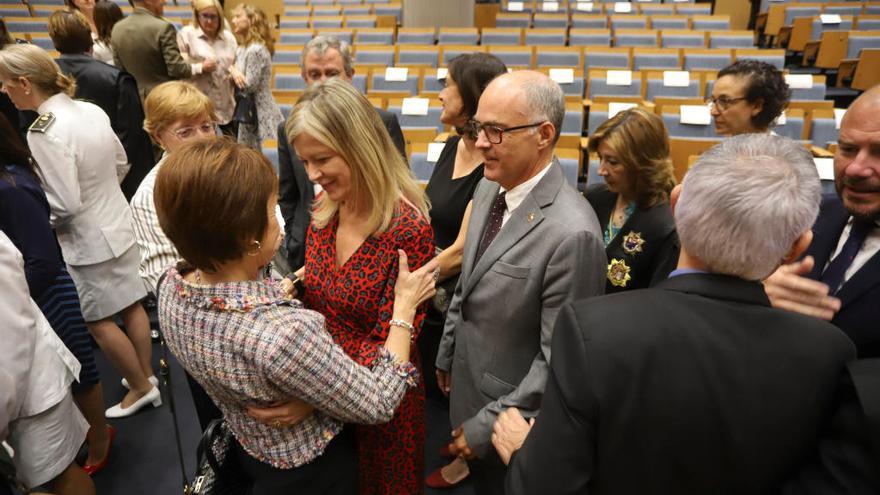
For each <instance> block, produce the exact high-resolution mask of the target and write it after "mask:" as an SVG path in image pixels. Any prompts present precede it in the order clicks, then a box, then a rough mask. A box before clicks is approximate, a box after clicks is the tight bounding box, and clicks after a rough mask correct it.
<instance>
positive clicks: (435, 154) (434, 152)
mask: <svg viewBox="0 0 880 495" xmlns="http://www.w3.org/2000/svg"><path fill="white" fill-rule="evenodd" d="M445 146H446V143H428V156H427V157H426V158H425V159H426V160H428V161H429V162H431V163H437V160H439V159H440V153H441V152H442V151H443V148H444V147H445Z"/></svg>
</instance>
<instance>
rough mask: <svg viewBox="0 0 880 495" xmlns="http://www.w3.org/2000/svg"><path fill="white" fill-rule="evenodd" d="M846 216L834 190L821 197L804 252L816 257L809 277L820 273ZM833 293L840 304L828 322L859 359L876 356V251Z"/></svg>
mask: <svg viewBox="0 0 880 495" xmlns="http://www.w3.org/2000/svg"><path fill="white" fill-rule="evenodd" d="M849 217H850V214H849V212H847V211H846V209H845V208H844V207H843V203H841V202H840V199H839V198H838V197H837V195H836V194H834V195H826V196H825V197H823V198H822V208H821V210H819V218H818V219H817V220H816V224H815V225H814V226H813V243H812V244H810V247H809V249H807V252H806V253H805V255H810V256H812V257H813V258H815V259H816V264H815V267H814V268H813V271H812V273H810V274H809V277H810V278H812V279H815V280H819V278H820V277H821V275H822V272H823V271H824V270H825V265H826V264H827V263H828V261H829V258H830V257H831V255H832V254H833V253H834V250H835V249H836V248H837V242H838V241H839V240H840V234H841V232H843V228H844V227H845V226H846V223H847V221H849ZM837 297H839V298H840V300H841V303H842V304H841V306H840V311H838V312H837V314H836V315H835V316H834V319H833V320H831V323H833V324H835V325H837V327H838V328H840V329H841V330H843V331H844V333H846V334H847V335H849V338H851V339H852V341H853V342H854V343H855V345H856V349H857V350H858V353H859V358H860V359H865V358H875V357H880V252H878V253H877V254H875V255H874V256H873V257H872V258H871V259H870V260H868V262H867V263H866V264H865V266H863V267H862V268H861V269H860V270H859V271H858V272H856V273H855V275H853V276H852V277H851V278H850V279H849V280H847V281H846V283H844V284H843V286H842V287H841V288H840V291H838V293H837Z"/></svg>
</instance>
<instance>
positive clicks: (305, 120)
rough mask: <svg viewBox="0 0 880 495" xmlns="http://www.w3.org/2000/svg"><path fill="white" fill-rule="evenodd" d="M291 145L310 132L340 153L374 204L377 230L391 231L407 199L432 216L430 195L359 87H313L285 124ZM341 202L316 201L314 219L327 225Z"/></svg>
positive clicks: (332, 82)
mask: <svg viewBox="0 0 880 495" xmlns="http://www.w3.org/2000/svg"><path fill="white" fill-rule="evenodd" d="M284 131H285V133H286V134H287V139H288V141H290V142H291V143H292V142H293V140H294V139H295V138H296V137H297V136H299V135H300V134H304V133H305V134H308V135H310V136H311V137H313V138H315V139H316V140H318V141H320V142H321V143H322V144H323V145H324V146H327V147H328V148H330V149H332V150H333V151H334V152H336V153H338V154H339V156H341V157H342V159H343V160H345V162H346V163H347V164H348V166H349V168H350V170H351V182H352V195H353V197H354V198H356V201H362V202H364V203H365V204H367V205H368V206H369V208H370V216H369V219H368V220H367V222H368V223H369V225H370V229H371V230H372V231H374V232H384V231H385V230H387V229H388V228H389V227H390V226H391V224H392V221H393V220H394V218H395V216H396V215H397V214H398V213H399V208H400V201H401V197H402V198H403V199H404V200H406V201H409V202H410V203H411V204H412V205H413V206H414V207H415V208H416V209H417V210H418V211H419V212H420V213H421V214H422V215H424V216H425V217H426V218H427V216H428V210H429V205H428V198H427V196H426V195H425V193H424V191H423V190H422V188H421V187H419V185H418V184H417V183H416V181H415V179H414V178H413V175H412V172H411V171H410V169H409V166H407V164H406V162H404V160H403V157H402V156H401V155H400V152H399V151H398V150H397V148H396V147H395V146H394V143H393V142H392V141H391V137H390V136H389V135H388V130H387V129H386V128H385V125H384V124H383V123H382V119H380V118H379V114H378V113H376V110H375V109H374V108H373V106H372V105H371V104H370V102H369V101H367V99H366V98H364V96H363V95H362V94H360V93H359V92H358V91H357V90H356V89H355V88H354V86H352V85H351V84H350V83H348V82H346V81H343V80H341V79H339V78H337V77H334V78H331V79H329V80H327V81H326V82H324V83H322V84H315V85H312V86H311V87H310V88H309V89H308V90H307V91H306V92H305V94H303V95H302V97H301V98H300V99H299V101H298V102H297V104H296V106H295V107H294V108H293V111H292V112H291V115H290V118H289V119H288V120H287V124H285V128H284ZM338 209H339V205H338V204H337V203H335V202H334V201H332V200H331V199H330V198H329V197H328V196H327V195H326V194H323V195H321V197H320V198H318V199H317V200H316V201H315V209H314V211H313V213H312V221H313V222H314V224H315V226H316V227H318V228H324V227H325V226H326V225H327V224H328V223H329V222H330V220H331V219H332V218H333V216H334V215H335V214H336V212H337V211H338Z"/></svg>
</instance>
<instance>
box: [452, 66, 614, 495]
mask: <svg viewBox="0 0 880 495" xmlns="http://www.w3.org/2000/svg"><path fill="white" fill-rule="evenodd" d="M564 113H565V98H564V96H563V93H562V90H561V89H560V87H559V85H557V84H556V83H555V82H553V81H552V80H550V79H549V78H548V77H547V76H545V75H543V74H540V73H537V72H530V71H517V72H512V73H510V74H505V75H502V76H500V77H498V78H497V79H495V80H494V81H492V83H490V84H489V86H488V87H487V88H486V90H485V91H484V92H483V95H482V97H481V98H480V104H479V107H478V109H477V113H476V115H475V121H476V122H475V124H476V129H478V130H479V133H478V138H477V147H478V148H479V149H480V151H481V152H482V153H483V158H484V177H485V178H484V180H483V181H481V182H480V184H479V185H478V186H477V189H476V191H475V192H474V197H473V214H472V216H471V221H470V224H469V225H468V230H467V241H466V242H465V248H464V255H463V260H462V270H461V278H460V279H459V283H458V286H457V287H456V289H455V295H454V296H453V298H452V302H451V304H450V307H449V312H448V315H447V318H446V327H445V329H444V331H443V338H442V340H441V342H440V349H439V352H438V356H437V380H438V383H439V384H440V386H441V388H442V389H443V390H444V391H446V392H449V393H451V402H450V419H451V421H452V424H453V426H454V427H455V429H454V431H453V440H452V443H450V446H449V448H450V451H451V453H452V454H454V455H459V456H462V457H465V458H469V459H471V460H470V461H469V465H470V468H471V473H472V475H473V480H474V484H475V488H476V492H477V493H480V494H488V493H504V475H505V468H504V465H503V464H502V463H501V460H500V459H499V458H498V456H497V454H496V453H495V451H494V449H493V448H492V444H491V435H492V425H493V423H494V422H495V419H496V417H497V415H498V414H499V413H500V412H501V410H502V409H505V408H508V407H512V406H516V407H517V408H518V409H520V410H525V411H526V413H525V415H526V416H528V417H534V416H535V415H537V414H538V409H539V407H540V404H541V396H542V394H543V392H544V384H545V382H546V380H547V373H548V369H549V366H548V363H549V362H550V341H551V337H552V331H553V325H554V323H555V320H556V315H557V313H558V312H559V309H560V308H561V307H562V305H563V304H565V303H566V302H568V301H570V300H572V299H579V298H584V297H589V296H594V295H600V294H602V292H603V290H604V287H605V273H606V268H605V265H606V262H607V260H606V258H605V250H604V247H603V244H602V241H601V239H602V235H601V233H600V229H599V223H598V221H597V220H596V214H595V213H594V211H593V209H592V208H591V207H590V205H589V204H588V203H587V202H586V201H585V200H584V199H583V196H581V195H580V194H579V193H578V192H577V191H576V190H575V189H574V188H573V187H571V186H570V185H569V184H568V183H567V182H566V181H565V178H564V177H563V175H562V170H561V168H560V166H559V163H558V162H557V160H556V159H555V158H554V156H553V147H554V145H555V143H556V141H557V139H558V138H559V129H560V126H561V124H562V117H563V114H564Z"/></svg>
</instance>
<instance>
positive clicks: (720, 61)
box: [682, 48, 733, 71]
mask: <svg viewBox="0 0 880 495" xmlns="http://www.w3.org/2000/svg"><path fill="white" fill-rule="evenodd" d="M682 58H683V59H684V68H685V69H686V70H715V71H717V70H721V69H723V68H725V67H727V66H728V65H730V64H731V63H733V51H732V50H728V49H711V48H709V49H705V50H699V49H685V50H682Z"/></svg>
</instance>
